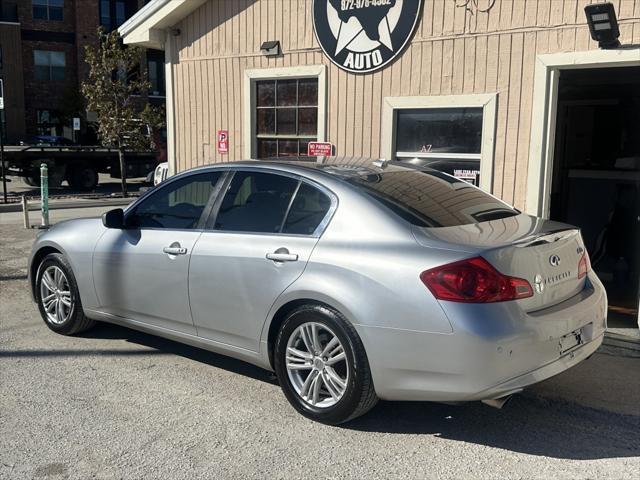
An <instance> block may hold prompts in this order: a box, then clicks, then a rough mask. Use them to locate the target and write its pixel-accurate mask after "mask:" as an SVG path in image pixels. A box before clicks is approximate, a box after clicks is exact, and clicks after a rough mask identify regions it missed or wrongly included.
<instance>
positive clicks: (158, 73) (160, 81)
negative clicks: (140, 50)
mask: <svg viewBox="0 0 640 480" xmlns="http://www.w3.org/2000/svg"><path fill="white" fill-rule="evenodd" d="M149 53H150V52H149ZM147 75H148V79H149V83H150V84H151V88H150V89H149V95H151V96H155V97H164V95H165V89H164V61H160V60H159V59H157V58H149V59H148V60H147Z"/></svg>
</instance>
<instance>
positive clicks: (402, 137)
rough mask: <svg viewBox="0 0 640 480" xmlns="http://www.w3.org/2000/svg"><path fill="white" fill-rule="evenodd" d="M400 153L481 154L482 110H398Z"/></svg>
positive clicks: (398, 144) (397, 131)
mask: <svg viewBox="0 0 640 480" xmlns="http://www.w3.org/2000/svg"><path fill="white" fill-rule="evenodd" d="M396 138H397V141H396V151H397V152H424V153H476V154H479V153H480V147H481V144H482V108H421V109H408V110H399V111H398V113H397V126H396Z"/></svg>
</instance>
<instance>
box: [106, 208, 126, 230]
mask: <svg viewBox="0 0 640 480" xmlns="http://www.w3.org/2000/svg"><path fill="white" fill-rule="evenodd" d="M102 224H103V225H104V226H105V227H107V228H117V229H119V230H122V229H123V228H124V211H123V210H122V209H121V208H115V209H113V210H109V211H108V212H105V213H103V214H102Z"/></svg>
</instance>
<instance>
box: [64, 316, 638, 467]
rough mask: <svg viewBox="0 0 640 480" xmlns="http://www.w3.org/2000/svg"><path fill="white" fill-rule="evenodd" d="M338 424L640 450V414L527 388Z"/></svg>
mask: <svg viewBox="0 0 640 480" xmlns="http://www.w3.org/2000/svg"><path fill="white" fill-rule="evenodd" d="M82 336H84V337H86V338H95V339H104V340H112V339H118V340H125V341H127V342H130V343H132V344H136V345H142V346H144V347H148V348H151V349H155V350H157V351H158V353H161V354H172V355H179V356H181V357H185V358H188V359H191V360H194V361H197V362H200V363H203V364H206V365H211V366H213V367H217V368H221V369H224V370H227V371H230V372H233V373H237V374H240V375H244V376H247V377H250V378H252V379H256V380H260V381H262V382H266V383H269V384H273V385H277V383H278V382H277V379H276V378H275V376H274V375H273V374H272V373H270V372H267V371H265V370H263V369H261V368H258V367H255V366H253V365H250V364H248V363H245V362H242V361H239V360H235V359H232V358H229V357H225V356H223V355H218V354H215V353H211V352H208V351H205V350H202V349H199V348H196V347H191V346H188V345H184V344H181V343H177V342H174V341H171V340H166V339H163V338H160V337H156V336H153V335H149V334H146V333H142V332H138V331H136V330H130V329H127V328H124V327H119V326H115V325H106V324H104V325H98V326H97V327H96V328H94V329H92V330H90V331H88V332H86V333H84V334H82ZM89 352H90V351H89ZM94 353H95V354H99V353H100V351H94ZM113 353H114V354H115V353H116V352H115V351H114V352H113ZM123 353H124V352H123ZM146 353H147V354H149V353H152V352H149V351H147V352H146ZM71 354H75V353H73V352H71ZM340 428H343V429H345V430H354V431H362V432H378V433H387V434H404V435H406V434H412V435H431V436H436V437H442V438H447V439H450V440H458V441H461V442H471V443H474V444H478V445H485V446H487V447H493V448H501V449H504V450H507V451H514V452H520V453H526V454H529V455H538V456H547V457H553V458H560V459H574V460H594V459H605V458H624V457H636V456H639V455H640V417H637V416H628V415H620V414H615V413H611V412H605V411H600V410H594V409H591V408H587V407H583V406H580V405H577V404H573V403H568V402H564V401H558V400H549V399H546V398H543V397H540V396H536V395H534V394H532V393H527V392H525V393H524V394H521V395H516V396H515V397H514V399H513V401H512V402H510V403H509V404H508V406H507V407H505V408H504V409H502V410H496V409H493V408H491V407H488V406H485V405H483V404H481V403H478V402H473V403H468V404H463V405H459V406H452V405H444V404H438V403H429V402H380V403H379V404H378V405H377V406H376V407H375V408H374V409H373V410H372V411H371V412H369V413H368V414H367V415H365V416H363V417H360V418H357V419H355V420H353V421H352V422H349V423H347V424H345V425H343V426H341V427H340ZM408 448H409V447H408Z"/></svg>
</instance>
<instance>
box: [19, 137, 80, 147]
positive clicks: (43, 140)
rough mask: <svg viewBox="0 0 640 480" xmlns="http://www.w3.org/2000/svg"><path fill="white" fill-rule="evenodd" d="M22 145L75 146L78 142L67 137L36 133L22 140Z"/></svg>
mask: <svg viewBox="0 0 640 480" xmlns="http://www.w3.org/2000/svg"><path fill="white" fill-rule="evenodd" d="M20 145H34V146H38V147H73V146H77V145H78V144H77V143H75V142H74V141H73V140H69V139H68V138H66V137H60V136H56V135H36V136H35V137H30V138H29V139H27V141H23V142H20Z"/></svg>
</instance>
